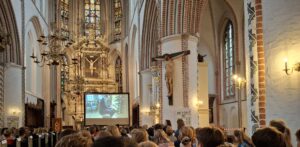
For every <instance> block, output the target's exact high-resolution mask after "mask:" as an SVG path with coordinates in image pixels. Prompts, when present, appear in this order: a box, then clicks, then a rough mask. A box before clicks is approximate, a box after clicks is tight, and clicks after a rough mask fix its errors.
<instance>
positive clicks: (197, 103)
mask: <svg viewBox="0 0 300 147" xmlns="http://www.w3.org/2000/svg"><path fill="white" fill-rule="evenodd" d="M203 104H204V102H203V101H202V100H198V101H197V102H196V107H197V110H198V112H200V111H202V110H205V109H203V107H201V106H202V105H203Z"/></svg>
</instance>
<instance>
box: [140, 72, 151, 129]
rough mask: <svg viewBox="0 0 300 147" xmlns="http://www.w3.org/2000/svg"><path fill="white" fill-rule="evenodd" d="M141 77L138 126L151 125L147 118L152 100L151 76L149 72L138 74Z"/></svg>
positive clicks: (148, 117)
mask: <svg viewBox="0 0 300 147" xmlns="http://www.w3.org/2000/svg"><path fill="white" fill-rule="evenodd" d="M140 75H141V84H142V85H141V97H140V112H141V113H140V125H148V126H151V125H153V123H152V118H151V117H150V116H149V112H150V105H151V99H152V74H151V71H150V70H145V71H141V72H140Z"/></svg>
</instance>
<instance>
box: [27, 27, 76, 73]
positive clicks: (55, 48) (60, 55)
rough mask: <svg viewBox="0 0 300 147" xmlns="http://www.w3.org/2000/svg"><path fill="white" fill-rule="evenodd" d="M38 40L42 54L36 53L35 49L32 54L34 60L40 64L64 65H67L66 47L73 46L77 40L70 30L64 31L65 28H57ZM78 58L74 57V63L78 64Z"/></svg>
mask: <svg viewBox="0 0 300 147" xmlns="http://www.w3.org/2000/svg"><path fill="white" fill-rule="evenodd" d="M37 42H38V43H39V46H40V48H41V49H40V51H41V53H40V55H39V56H38V55H35V54H34V51H33V52H32V55H31V56H30V57H31V58H32V59H33V62H34V63H36V64H38V65H39V66H41V67H42V66H44V65H45V64H46V65H49V66H50V65H54V66H58V65H63V66H67V65H68V62H67V55H66V52H65V49H67V48H69V47H71V46H72V45H73V44H74V43H75V41H74V40H73V38H72V35H71V34H70V33H69V32H63V30H59V29H56V30H55V31H54V32H53V33H50V35H48V36H44V35H41V36H40V37H39V38H38V39H37ZM77 62H78V61H77V59H76V58H72V64H77Z"/></svg>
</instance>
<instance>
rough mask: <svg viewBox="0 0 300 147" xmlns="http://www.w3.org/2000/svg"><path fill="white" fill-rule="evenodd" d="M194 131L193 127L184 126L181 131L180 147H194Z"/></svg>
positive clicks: (179, 137)
mask: <svg viewBox="0 0 300 147" xmlns="http://www.w3.org/2000/svg"><path fill="white" fill-rule="evenodd" d="M194 134H195V133H194V131H193V129H192V128H191V127H187V126H184V127H182V128H181V129H180V131H179V136H178V142H177V143H179V144H180V145H179V146H180V147H192V144H193V141H194V140H195V135H194Z"/></svg>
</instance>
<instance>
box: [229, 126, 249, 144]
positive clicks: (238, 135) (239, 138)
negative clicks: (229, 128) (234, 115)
mask: <svg viewBox="0 0 300 147" xmlns="http://www.w3.org/2000/svg"><path fill="white" fill-rule="evenodd" d="M233 135H234V140H235V141H236V142H238V143H239V144H241V143H242V142H246V143H248V144H250V145H251V144H252V141H251V139H250V138H249V137H248V136H247V135H246V134H245V132H244V131H241V130H234V132H233Z"/></svg>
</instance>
